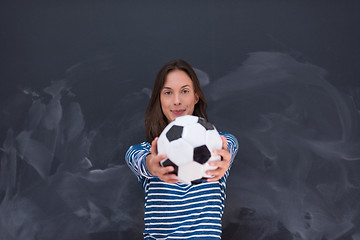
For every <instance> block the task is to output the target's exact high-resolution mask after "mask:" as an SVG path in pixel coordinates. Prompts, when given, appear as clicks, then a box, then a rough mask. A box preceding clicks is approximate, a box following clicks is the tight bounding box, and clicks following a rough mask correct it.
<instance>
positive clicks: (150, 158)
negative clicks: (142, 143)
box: [145, 138, 179, 183]
mask: <svg viewBox="0 0 360 240" xmlns="http://www.w3.org/2000/svg"><path fill="white" fill-rule="evenodd" d="M158 139H159V138H155V139H154V140H153V141H152V143H151V148H150V151H151V153H150V154H149V155H147V156H146V161H145V163H146V168H147V169H148V171H149V172H150V173H151V174H152V175H154V176H157V177H159V178H160V180H162V181H164V182H167V183H177V182H178V181H179V180H178V179H177V178H176V175H175V174H174V173H171V172H173V171H174V167H173V166H167V167H162V166H161V165H160V162H161V161H162V160H164V159H166V158H167V156H166V155H165V154H163V155H158V154H157V141H158Z"/></svg>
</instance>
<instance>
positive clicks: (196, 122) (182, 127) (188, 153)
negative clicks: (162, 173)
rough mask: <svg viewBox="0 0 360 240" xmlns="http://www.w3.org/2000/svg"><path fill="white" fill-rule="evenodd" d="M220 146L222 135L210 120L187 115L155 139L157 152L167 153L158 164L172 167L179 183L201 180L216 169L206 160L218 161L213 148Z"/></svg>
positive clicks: (191, 182)
mask: <svg viewBox="0 0 360 240" xmlns="http://www.w3.org/2000/svg"><path fill="white" fill-rule="evenodd" d="M221 148H222V140H221V137H220V135H219V133H218V131H217V130H216V128H215V127H214V125H212V124H211V123H209V122H208V121H206V120H205V119H203V118H200V117H196V116H191V115H186V116H181V117H177V118H176V119H175V120H174V121H172V122H171V123H169V125H167V126H166V127H165V129H164V130H163V131H162V133H161V134H160V136H159V140H158V142H157V150H158V154H166V155H167V157H168V158H167V159H164V160H162V161H161V163H160V164H161V166H163V167H167V166H173V167H174V169H175V170H174V172H173V173H175V174H176V175H177V178H178V180H179V181H180V182H183V183H186V184H198V183H202V182H203V181H204V180H206V179H207V178H211V177H212V176H209V175H206V174H205V173H206V171H207V170H213V169H216V167H213V166H209V162H212V161H220V160H221V157H220V156H219V155H217V154H214V153H213V152H212V151H213V150H215V149H221Z"/></svg>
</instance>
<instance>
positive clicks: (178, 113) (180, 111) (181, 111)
mask: <svg viewBox="0 0 360 240" xmlns="http://www.w3.org/2000/svg"><path fill="white" fill-rule="evenodd" d="M171 112H172V113H173V114H175V115H181V114H183V113H184V112H185V110H171Z"/></svg>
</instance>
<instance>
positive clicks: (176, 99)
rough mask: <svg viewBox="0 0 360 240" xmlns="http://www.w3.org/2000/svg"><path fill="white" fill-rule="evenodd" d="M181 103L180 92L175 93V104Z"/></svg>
mask: <svg viewBox="0 0 360 240" xmlns="http://www.w3.org/2000/svg"><path fill="white" fill-rule="evenodd" d="M179 104H181V97H180V95H179V94H174V105H179Z"/></svg>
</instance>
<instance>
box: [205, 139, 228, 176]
mask: <svg viewBox="0 0 360 240" xmlns="http://www.w3.org/2000/svg"><path fill="white" fill-rule="evenodd" d="M221 140H222V142H223V146H222V149H221V150H214V153H215V154H217V155H219V156H220V157H221V161H215V162H211V163H209V165H210V166H214V167H217V169H215V170H209V171H206V174H208V175H212V176H214V177H212V178H208V179H207V181H208V182H215V181H218V180H219V179H220V178H222V177H223V176H224V175H225V172H226V171H227V170H228V169H229V166H230V158H231V154H230V152H229V150H228V147H227V140H226V137H224V136H221Z"/></svg>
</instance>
